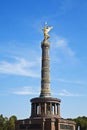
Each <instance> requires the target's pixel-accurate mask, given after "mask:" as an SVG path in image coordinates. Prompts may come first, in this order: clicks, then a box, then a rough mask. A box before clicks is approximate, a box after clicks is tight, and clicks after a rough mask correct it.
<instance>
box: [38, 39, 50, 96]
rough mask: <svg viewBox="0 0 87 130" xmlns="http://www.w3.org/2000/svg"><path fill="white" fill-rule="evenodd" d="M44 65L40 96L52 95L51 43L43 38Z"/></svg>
mask: <svg viewBox="0 0 87 130" xmlns="http://www.w3.org/2000/svg"><path fill="white" fill-rule="evenodd" d="M41 47H42V67H41V94H40V97H50V96H51V93H50V58H49V48H50V43H49V42H48V41H47V40H43V42H42V44H41Z"/></svg>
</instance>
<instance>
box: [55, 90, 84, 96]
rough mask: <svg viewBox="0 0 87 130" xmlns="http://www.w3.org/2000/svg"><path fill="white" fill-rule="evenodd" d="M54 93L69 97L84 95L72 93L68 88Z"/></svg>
mask: <svg viewBox="0 0 87 130" xmlns="http://www.w3.org/2000/svg"><path fill="white" fill-rule="evenodd" d="M54 95H59V96H69V97H71V96H73V97H75V96H82V95H81V94H77V93H71V92H69V91H67V90H65V89H63V90H62V91H61V92H59V93H55V92H54Z"/></svg>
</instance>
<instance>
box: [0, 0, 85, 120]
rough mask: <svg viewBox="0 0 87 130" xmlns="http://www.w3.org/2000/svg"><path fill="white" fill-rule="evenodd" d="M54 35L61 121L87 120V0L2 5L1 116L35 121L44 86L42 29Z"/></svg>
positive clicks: (54, 84) (13, 0)
mask: <svg viewBox="0 0 87 130" xmlns="http://www.w3.org/2000/svg"><path fill="white" fill-rule="evenodd" d="M45 21H47V22H48V25H49V26H50V25H51V26H53V27H54V28H53V30H52V31H51V32H50V36H51V38H50V39H49V40H50V43H51V48H50V71H51V93H52V96H53V97H57V98H60V99H61V116H62V117H63V118H76V117H78V116H87V101H86V100H87V1H86V0H3V1H0V114H3V115H4V116H7V117H10V116H11V115H16V116H17V117H18V119H23V118H28V117H29V116H30V99H31V98H33V97H37V96H39V93H40V87H41V83H40V82H41V77H40V75H41V47H40V46H41V41H42V40H43V32H42V31H41V27H42V26H44V22H45Z"/></svg>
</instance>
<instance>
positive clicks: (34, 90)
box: [12, 86, 39, 95]
mask: <svg viewBox="0 0 87 130" xmlns="http://www.w3.org/2000/svg"><path fill="white" fill-rule="evenodd" d="M12 93H13V94H16V95H39V89H38V87H30V86H25V87H21V88H20V89H18V90H16V91H14V92H12Z"/></svg>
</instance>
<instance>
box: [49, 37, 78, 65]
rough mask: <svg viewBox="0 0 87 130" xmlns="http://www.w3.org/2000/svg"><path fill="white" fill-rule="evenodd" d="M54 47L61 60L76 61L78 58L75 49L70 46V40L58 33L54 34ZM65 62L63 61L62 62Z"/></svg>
mask: <svg viewBox="0 0 87 130" xmlns="http://www.w3.org/2000/svg"><path fill="white" fill-rule="evenodd" d="M51 48H52V49H54V51H53V52H54V53H56V55H57V58H56V59H59V62H61V61H62V62H63V61H64V62H66V63H72V64H73V63H76V62H77V61H78V58H77V57H76V53H75V51H74V50H73V49H72V48H71V47H70V44H69V41H68V40H67V39H65V38H62V37H60V36H58V35H56V34H52V47H51ZM62 64H63V63H62Z"/></svg>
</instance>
